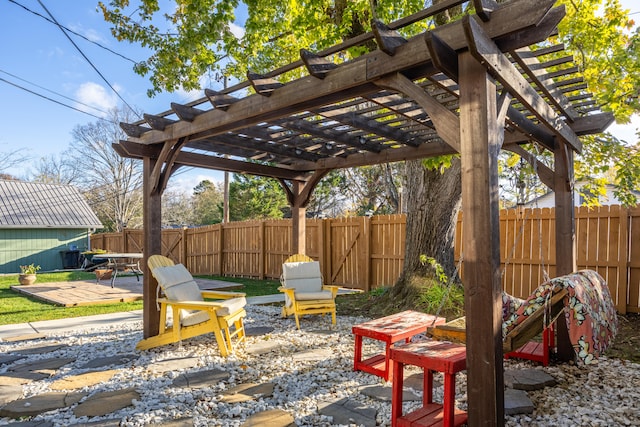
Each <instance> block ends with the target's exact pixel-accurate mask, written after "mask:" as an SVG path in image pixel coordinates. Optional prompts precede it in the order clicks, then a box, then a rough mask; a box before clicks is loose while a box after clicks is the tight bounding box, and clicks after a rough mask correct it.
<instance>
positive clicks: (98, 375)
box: [49, 369, 118, 391]
mask: <svg viewBox="0 0 640 427" xmlns="http://www.w3.org/2000/svg"><path fill="white" fill-rule="evenodd" d="M117 373H118V370H117V369H110V370H108V371H98V372H87V373H84V374H79V375H71V376H68V377H66V378H62V379H59V380H57V381H54V382H53V383H52V384H51V385H50V386H49V388H50V389H51V390H55V391H61V390H75V389H77V388H82V387H90V386H93V385H96V384H101V383H104V382H107V381H109V380H110V379H111V378H112V377H113V376H114V375H115V374H117Z"/></svg>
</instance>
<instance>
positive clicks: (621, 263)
mask: <svg viewBox="0 0 640 427" xmlns="http://www.w3.org/2000/svg"><path fill="white" fill-rule="evenodd" d="M618 212H619V218H620V220H619V221H620V237H619V243H618V244H619V245H620V247H619V249H618V286H617V287H616V293H617V295H616V301H617V304H616V310H618V313H620V314H626V313H627V291H628V289H627V288H628V286H629V274H630V273H631V271H630V270H631V269H630V263H629V261H630V258H629V232H630V227H629V221H630V219H631V210H630V209H629V208H624V209H622V208H620V209H619V210H618Z"/></svg>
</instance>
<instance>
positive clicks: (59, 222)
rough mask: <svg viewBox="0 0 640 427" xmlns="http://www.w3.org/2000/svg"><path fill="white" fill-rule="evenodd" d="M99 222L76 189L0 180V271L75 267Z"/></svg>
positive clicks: (99, 226)
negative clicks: (21, 267) (33, 267)
mask: <svg viewBox="0 0 640 427" xmlns="http://www.w3.org/2000/svg"><path fill="white" fill-rule="evenodd" d="M97 228H102V224H101V223H100V220H99V219H98V217H97V216H96V214H95V213H94V212H93V211H92V210H91V208H90V207H89V205H88V204H87V202H86V200H85V199H84V198H83V197H82V195H81V194H80V193H79V192H78V190H76V189H75V188H74V187H72V186H70V185H59V184H40V183H33V182H20V181H6V180H0V273H19V272H20V266H21V265H26V264H31V263H33V264H36V265H40V267H41V268H42V271H50V270H57V269H63V268H75V267H78V265H77V263H78V255H79V253H80V252H81V251H83V250H86V249H87V248H88V246H89V234H90V233H91V232H92V231H93V230H95V229H97Z"/></svg>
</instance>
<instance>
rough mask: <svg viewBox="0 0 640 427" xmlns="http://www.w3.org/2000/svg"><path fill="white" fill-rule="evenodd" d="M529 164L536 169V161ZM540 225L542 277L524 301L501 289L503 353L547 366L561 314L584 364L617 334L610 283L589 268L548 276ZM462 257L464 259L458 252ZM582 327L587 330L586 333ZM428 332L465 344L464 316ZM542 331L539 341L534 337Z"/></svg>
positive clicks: (443, 338) (502, 272)
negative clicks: (563, 274) (563, 315)
mask: <svg viewBox="0 0 640 427" xmlns="http://www.w3.org/2000/svg"><path fill="white" fill-rule="evenodd" d="M534 159H535V157H534ZM533 167H534V170H537V164H536V163H535V160H534V163H533ZM526 221H527V216H526V215H525V216H523V221H522V224H521V226H520V231H519V233H518V235H517V236H516V239H515V240H514V245H513V247H512V249H511V252H510V255H509V256H508V257H507V259H506V260H505V265H504V267H503V268H502V271H501V278H502V277H504V274H505V272H506V269H507V267H508V264H509V262H510V259H511V258H513V256H514V254H515V249H516V246H517V244H518V241H519V240H520V238H521V236H522V232H523V230H524V227H525V224H526ZM538 224H539V225H538V232H539V251H540V259H541V267H542V274H543V278H544V281H543V283H542V284H541V285H539V286H538V287H537V288H536V289H535V290H534V292H533V293H532V294H531V295H529V297H527V298H526V299H524V300H523V299H519V298H515V297H513V296H511V295H509V294H508V293H506V292H504V291H503V292H502V338H503V354H504V357H505V358H519V359H525V360H532V361H536V362H540V363H542V365H543V366H547V365H548V364H549V361H550V354H551V352H552V351H553V349H554V348H555V331H556V328H555V325H556V321H557V320H558V318H559V317H560V315H561V314H563V313H564V314H565V319H566V321H567V327H568V329H569V332H570V333H569V338H570V341H571V343H572V345H573V348H574V350H575V353H576V356H577V357H576V360H577V361H578V362H581V363H583V364H588V363H590V362H591V361H592V360H593V359H594V358H595V357H597V356H599V355H600V354H601V353H602V352H604V350H606V348H608V346H609V344H610V343H611V342H612V340H613V338H614V337H615V334H616V332H617V318H616V312H615V308H614V306H613V302H612V300H611V296H610V294H609V290H608V286H607V284H606V282H605V280H604V279H603V278H602V276H600V275H599V274H598V273H597V272H595V271H592V270H582V271H578V272H574V273H571V274H568V275H566V276H560V277H557V278H553V279H551V278H550V277H549V275H548V272H547V270H546V268H545V262H544V255H543V248H542V222H541V220H539V223H538ZM460 258H461V260H462V254H461V255H460ZM445 297H446V293H445ZM587 317H590V318H591V319H590V320H591V321H590V322H585V320H588V319H586V318H587ZM585 323H587V325H585ZM589 323H590V324H589ZM583 325H584V326H583ZM572 327H573V328H572ZM585 328H586V329H588V331H589V333H584V331H583V329H585ZM572 329H573V330H572ZM427 334H428V335H430V336H431V337H433V338H434V339H440V340H450V341H455V342H462V343H464V342H466V321H465V318H464V317H462V318H459V319H454V320H452V321H450V322H448V323H445V324H443V325H438V326H434V325H432V326H431V327H429V328H428V329H427ZM540 335H541V337H542V339H541V342H540V341H537V340H534V338H535V337H537V336H540Z"/></svg>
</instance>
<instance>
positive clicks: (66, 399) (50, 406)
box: [0, 392, 87, 418]
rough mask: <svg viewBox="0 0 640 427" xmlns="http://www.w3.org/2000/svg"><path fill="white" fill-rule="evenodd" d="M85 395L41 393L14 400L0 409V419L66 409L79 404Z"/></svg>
mask: <svg viewBox="0 0 640 427" xmlns="http://www.w3.org/2000/svg"><path fill="white" fill-rule="evenodd" d="M86 395H87V393H55V392H53V393H43V394H39V395H37V396H31V397H27V398H24V399H18V400H14V401H13V402H9V403H7V404H6V405H5V406H3V407H2V408H0V417H9V418H21V417H32V416H34V415H38V414H41V413H43V412H48V411H53V410H54V409H60V408H67V407H69V406H71V405H73V404H74V403H77V402H79V401H80V400H81V399H82V398H83V397H85V396H86Z"/></svg>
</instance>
